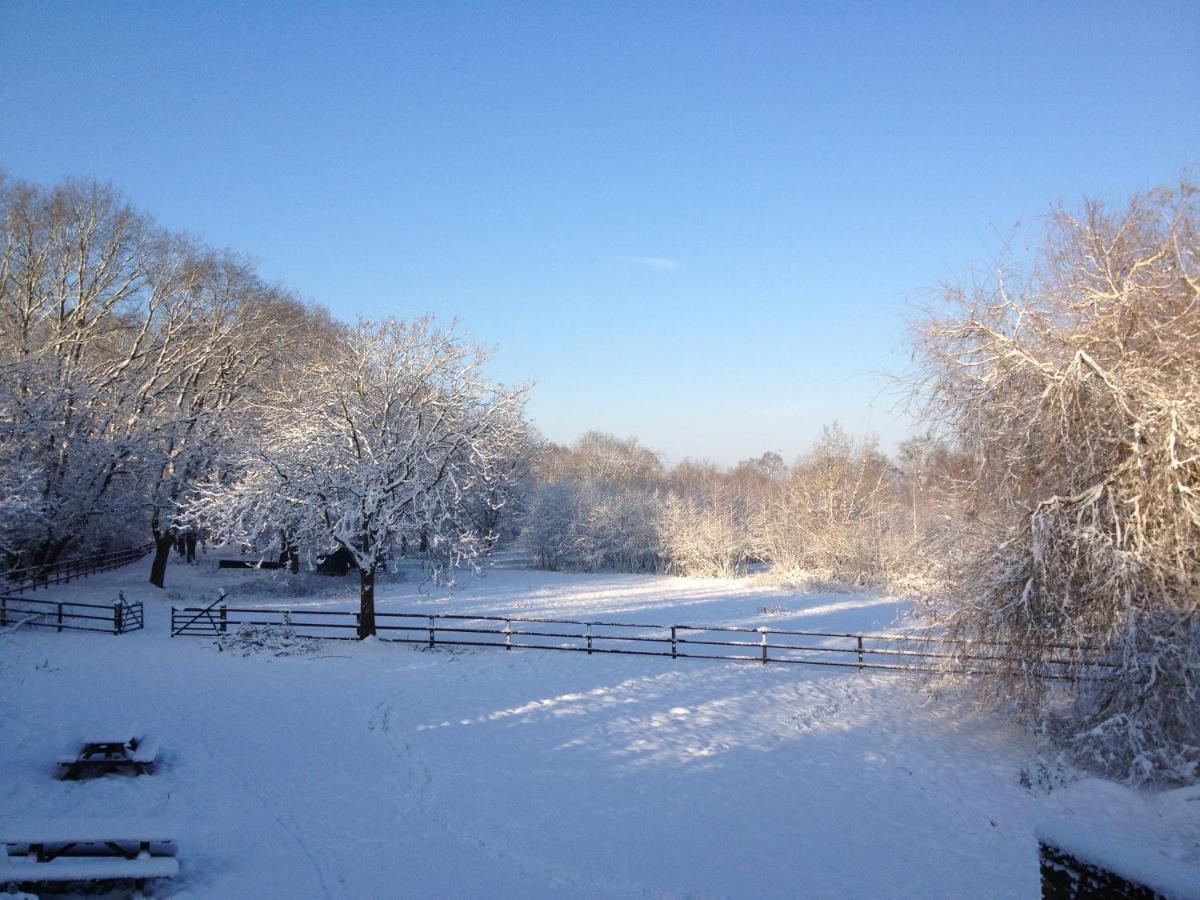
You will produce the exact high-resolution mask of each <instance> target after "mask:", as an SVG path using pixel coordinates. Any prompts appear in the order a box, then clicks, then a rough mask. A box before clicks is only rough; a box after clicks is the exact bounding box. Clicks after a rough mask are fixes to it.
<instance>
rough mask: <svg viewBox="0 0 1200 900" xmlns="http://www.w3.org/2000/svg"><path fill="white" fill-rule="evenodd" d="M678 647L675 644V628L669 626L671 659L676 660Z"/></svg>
mask: <svg viewBox="0 0 1200 900" xmlns="http://www.w3.org/2000/svg"><path fill="white" fill-rule="evenodd" d="M678 657H679V647H678V645H677V644H676V642H675V626H674V625H672V626H671V659H678Z"/></svg>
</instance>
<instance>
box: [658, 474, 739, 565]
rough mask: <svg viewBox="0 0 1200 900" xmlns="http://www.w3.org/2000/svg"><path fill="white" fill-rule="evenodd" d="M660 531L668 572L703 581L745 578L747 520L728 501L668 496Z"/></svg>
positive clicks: (718, 498)
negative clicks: (739, 576) (738, 576)
mask: <svg viewBox="0 0 1200 900" xmlns="http://www.w3.org/2000/svg"><path fill="white" fill-rule="evenodd" d="M658 527H659V531H660V535H661V536H660V539H661V541H662V556H663V559H664V560H665V561H666V566H667V569H668V571H670V572H673V573H675V574H677V575H689V576H692V577H701V578H727V577H731V576H734V575H743V574H745V572H746V567H747V565H748V564H749V562H750V556H751V551H750V542H749V535H748V534H747V530H746V526H745V522H744V517H743V516H741V515H740V514H739V510H738V509H737V508H736V507H735V505H734V504H733V503H732V502H731V501H730V500H729V498H727V497H717V498H714V499H702V498H694V497H686V496H684V497H681V496H679V495H676V494H668V495H667V496H666V497H665V498H664V499H663V501H662V504H661V508H660V511H659V519H658Z"/></svg>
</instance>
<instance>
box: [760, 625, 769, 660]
mask: <svg viewBox="0 0 1200 900" xmlns="http://www.w3.org/2000/svg"><path fill="white" fill-rule="evenodd" d="M758 632H759V634H761V635H762V664H763V665H764V666H765V665H766V664H767V629H765V628H760V629H758Z"/></svg>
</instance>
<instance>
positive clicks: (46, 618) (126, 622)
mask: <svg viewBox="0 0 1200 900" xmlns="http://www.w3.org/2000/svg"><path fill="white" fill-rule="evenodd" d="M145 622H146V617H145V615H144V611H143V609H142V604H141V603H140V602H134V603H130V602H128V601H127V600H125V599H124V597H122V598H121V599H120V600H117V601H115V602H114V603H113V604H112V605H111V606H105V605H104V604H102V603H68V602H65V601H64V602H59V601H57V600H35V599H34V598H32V597H15V596H11V595H5V596H0V628H7V627H10V626H12V627H17V626H21V627H25V628H52V629H54V630H55V631H99V632H104V633H106V634H124V633H125V632H127V631H139V630H140V629H141V628H143V627H144V625H145Z"/></svg>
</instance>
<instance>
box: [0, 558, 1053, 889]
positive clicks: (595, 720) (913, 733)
mask: <svg viewBox="0 0 1200 900" xmlns="http://www.w3.org/2000/svg"><path fill="white" fill-rule="evenodd" d="M147 567H148V561H142V562H141V563H137V564H135V565H133V566H130V567H127V568H126V569H123V570H117V571H115V572H110V573H105V574H102V575H97V576H95V577H92V578H88V579H84V580H82V581H79V582H77V583H74V584H71V585H63V586H60V587H57V588H53V589H51V591H49V592H47V593H46V594H42V593H41V592H38V594H36V595H33V596H38V597H41V596H46V597H50V598H55V599H64V600H65V599H77V600H92V601H96V602H111V601H112V600H113V599H114V598H115V596H116V592H117V590H118V589H123V590H124V591H125V593H126V595H127V597H128V598H129V599H131V600H135V599H136V600H143V601H145V604H146V628H145V630H144V631H141V632H137V633H133V634H126V635H122V636H119V637H117V636H107V635H101V634H68V633H63V634H54V633H26V632H21V633H15V634H14V633H7V634H3V635H0V688H2V689H0V708H2V716H0V772H2V773H3V778H2V779H0V824H2V823H3V822H5V821H7V822H9V823H12V822H19V820H21V819H22V818H24V817H31V818H32V817H37V818H45V817H68V816H69V817H77V818H78V819H80V820H84V819H87V818H89V817H114V816H119V817H121V818H124V819H128V818H131V817H139V816H144V817H147V818H166V819H169V820H172V821H173V822H175V823H177V826H176V827H177V828H178V835H177V837H178V842H179V848H180V850H179V855H180V860H181V865H182V870H181V874H180V876H179V877H178V878H176V879H174V880H173V881H172V882H168V883H164V884H163V885H162V886H161V888H160V893H161V894H162V895H165V896H177V897H407V896H413V897H416V896H421V897H430V896H433V897H490V898H494V897H523V898H524V897H563V896H568V897H642V896H645V897H743V896H771V897H785V896H787V897H798V896H804V897H834V896H836V897H968V896H969V897H1035V896H1037V895H1038V869H1037V845H1036V841H1035V838H1034V830H1035V824H1036V823H1037V822H1038V821H1040V820H1042V819H1046V818H1052V817H1053V816H1055V815H1058V814H1060V813H1062V812H1063V811H1064V802H1065V801H1064V799H1063V798H1064V795H1066V794H1069V792H1064V791H1062V790H1061V789H1058V787H1057V786H1056V782H1057V776H1056V775H1054V774H1053V773H1047V772H1046V771H1045V770H1041V769H1039V767H1038V763H1037V757H1036V752H1035V748H1034V746H1033V744H1032V742H1031V741H1030V739H1029V738H1028V737H1027V736H1025V735H1024V734H1023V733H1022V732H1020V731H1019V730H1018V729H1016V728H1015V727H1012V726H1009V725H1006V724H1004V723H1002V722H1000V721H998V720H996V719H991V718H981V717H979V716H976V715H973V714H971V713H969V712H968V711H967V709H966V707H965V706H964V705H963V704H962V703H960V702H958V701H956V700H953V699H944V700H939V701H937V702H931V701H929V700H928V699H927V697H926V696H925V695H924V694H923V693H922V692H921V691H920V689H919V686H918V685H917V684H916V683H915V682H914V681H913V680H912V677H911V676H907V675H898V674H888V673H878V674H862V673H858V672H855V671H853V670H840V669H834V670H830V669H821V668H807V667H798V666H797V667H788V668H783V667H780V668H776V667H771V666H768V667H763V666H757V665H750V664H738V663H724V662H704V661H677V662H672V661H671V660H669V659H661V658H640V657H619V656H618V657H613V656H585V655H582V654H572V653H566V654H560V653H546V652H538V651H516V652H511V653H506V652H504V651H502V650H493V649H485V650H470V651H460V652H450V651H447V650H444V649H441V650H435V651H432V652H430V651H423V650H419V649H413V648H409V647H406V646H402V645H395V644H387V643H383V642H376V641H368V642H365V643H362V644H359V643H356V642H326V643H323V644H322V645H321V646H320V648H319V649H317V650H316V651H315V652H311V653H307V654H302V655H296V656H274V655H271V654H264V653H257V654H251V655H240V654H238V653H231V652H217V650H216V649H215V648H214V646H213V643H212V642H211V641H209V640H202V639H195V638H176V639H170V638H169V637H168V633H169V629H168V620H169V609H170V606H171V604H172V603H174V604H175V605H184V604H194V603H195V602H196V601H197V600H202V599H203V600H211V599H212V598H214V597H215V596H216V595H217V592H218V590H219V589H220V588H221V587H226V588H228V589H229V590H230V602H236V603H237V604H239V605H249V604H254V603H258V604H261V605H280V604H281V603H284V602H290V603H298V604H300V603H302V604H305V605H308V606H313V605H315V606H319V607H324V608H352V607H353V606H354V604H355V588H356V585H355V583H354V581H353V580H352V579H346V580H344V581H341V580H339V581H337V582H331V581H328V580H317V579H314V578H307V579H305V580H304V585H305V588H304V593H303V595H302V596H299V597H288V596H287V593H289V591H287V590H286V588H285V585H286V584H288V581H287V579H288V578H290V576H280V579H281V580H279V581H278V582H272V581H270V578H271V576H269V575H267V574H264V573H247V572H229V571H225V572H218V571H217V570H216V569H215V568H213V562H212V561H211V560H207V561H205V562H204V563H203V564H202V565H201V566H200V567H198V568H189V567H186V566H183V565H180V564H177V563H174V562H173V563H172V567H171V569H170V571H169V573H168V590H167V591H157V590H155V589H154V588H151V587H150V586H149V585H144V584H143V579H144V578H145V573H146V569H147ZM314 591H319V592H320V593H313V592H314ZM379 607H380V609H382V610H394V611H420V612H433V611H437V612H464V611H470V612H473V613H479V614H495V613H517V612H520V613H521V614H523V615H539V616H552V617H564V616H569V617H571V618H607V619H610V620H617V621H629V622H661V621H665V620H673V621H677V622H682V621H687V622H689V623H703V624H742V625H764V624H767V625H770V626H772V627H794V628H802V629H811V630H827V629H828V630H864V629H881V628H885V627H887V626H889V625H890V624H891V623H892V622H893V621H894V620H895V619H896V618H897V617H898V616H900V615H903V613H904V612H905V610H906V607H905V605H904V604H903V603H902V602H900V601H897V600H895V599H891V598H887V597H880V596H877V595H871V594H845V593H841V594H836V593H835V594H796V593H789V592H788V591H786V590H783V589H780V588H775V587H770V586H768V585H765V584H763V583H758V582H754V581H745V580H743V581H721V580H697V579H677V578H665V577H661V578H660V577H645V576H625V575H563V574H555V573H545V572H535V571H530V570H527V569H522V568H519V567H516V566H514V565H513V564H512V563H511V562H510V563H508V564H497V565H495V566H492V567H490V568H488V569H487V570H486V571H485V573H484V575H483V576H482V577H479V578H467V579H466V580H465V582H464V584H463V585H461V586H460V587H459V588H457V589H454V590H448V589H444V588H430V587H429V586H428V585H422V583H421V582H420V580H419V579H417V578H413V579H410V580H408V581H405V582H401V583H395V584H387V585H382V586H381V587H380V592H379ZM781 608H782V609H786V610H787V612H782V611H781ZM764 609H768V610H771V612H769V613H763V612H762V610H764ZM113 718H120V719H124V720H132V721H136V722H137V723H139V725H140V727H142V728H143V729H144V730H146V731H148V732H151V733H153V734H154V735H156V736H157V737H158V738H159V739H160V740H161V742H162V746H163V757H164V763H163V765H162V766H161V768H160V770H159V771H158V772H157V773H156V774H154V775H151V776H146V777H137V778H130V777H124V776H115V775H114V776H107V777H104V778H101V779H98V780H94V781H77V782H63V781H58V780H56V779H55V778H54V766H53V761H54V759H55V757H56V756H57V754H58V753H59V752H60V751H61V749H62V747H63V746H64V745H65V744H67V743H69V742H70V741H71V740H74V739H77V738H79V737H80V736H81V735H82V733H83V732H84V731H86V729H87V728H88V727H89V725H90V724H91V723H93V722H97V721H103V720H110V719H113ZM1039 772H1041V774H1040V775H1039Z"/></svg>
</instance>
